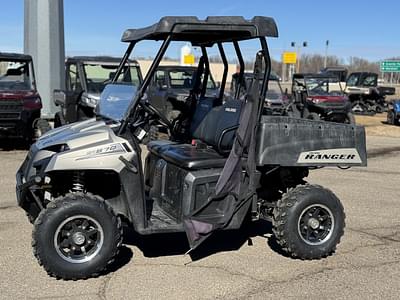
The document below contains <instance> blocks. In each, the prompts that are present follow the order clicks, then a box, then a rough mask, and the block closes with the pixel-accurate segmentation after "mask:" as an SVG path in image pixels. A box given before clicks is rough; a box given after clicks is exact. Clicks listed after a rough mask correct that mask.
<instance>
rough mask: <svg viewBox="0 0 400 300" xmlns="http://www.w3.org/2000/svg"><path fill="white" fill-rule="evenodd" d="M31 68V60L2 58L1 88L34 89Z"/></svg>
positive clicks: (0, 71)
mask: <svg viewBox="0 0 400 300" xmlns="http://www.w3.org/2000/svg"><path fill="white" fill-rule="evenodd" d="M31 68H32V67H31V63H30V62H29V61H25V62H21V61H13V60H0V90H6V91H30V90H33V82H32V78H31V76H30V74H31V73H32V70H31Z"/></svg>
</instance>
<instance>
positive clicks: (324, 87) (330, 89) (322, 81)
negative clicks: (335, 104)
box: [304, 77, 343, 96]
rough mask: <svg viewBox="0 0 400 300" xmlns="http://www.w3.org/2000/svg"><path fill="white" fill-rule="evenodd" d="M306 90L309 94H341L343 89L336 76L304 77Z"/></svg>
mask: <svg viewBox="0 0 400 300" xmlns="http://www.w3.org/2000/svg"><path fill="white" fill-rule="evenodd" d="M304 80H305V83H306V87H307V92H308V95H309V96H341V95H343V91H342V88H341V85H340V82H339V81H338V79H336V78H329V77H327V78H324V77H319V78H313V77H306V78H305V79H304Z"/></svg>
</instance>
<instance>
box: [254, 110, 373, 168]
mask: <svg viewBox="0 0 400 300" xmlns="http://www.w3.org/2000/svg"><path fill="white" fill-rule="evenodd" d="M257 140H258V142H257V150H256V151H257V155H256V157H257V162H256V163H257V165H258V166H264V165H281V166H308V167H313V166H314V167H320V166H342V167H347V166H349V167H350V166H366V165H367V152H366V146H365V130H364V127H363V126H358V125H349V124H340V123H332V122H322V121H313V120H307V119H295V118H289V117H280V116H263V117H262V120H261V123H260V126H259V128H258V138H257Z"/></svg>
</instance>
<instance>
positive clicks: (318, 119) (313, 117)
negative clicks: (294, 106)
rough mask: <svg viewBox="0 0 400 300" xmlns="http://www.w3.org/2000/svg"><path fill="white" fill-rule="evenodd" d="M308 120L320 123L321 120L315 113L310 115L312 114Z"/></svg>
mask: <svg viewBox="0 0 400 300" xmlns="http://www.w3.org/2000/svg"><path fill="white" fill-rule="evenodd" d="M307 119H309V120H314V121H320V120H321V118H320V116H319V114H317V113H314V112H312V113H310V114H309V115H308V116H307Z"/></svg>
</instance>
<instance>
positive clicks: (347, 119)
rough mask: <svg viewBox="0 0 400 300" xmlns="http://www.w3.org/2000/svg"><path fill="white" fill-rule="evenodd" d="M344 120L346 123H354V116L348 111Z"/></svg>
mask: <svg viewBox="0 0 400 300" xmlns="http://www.w3.org/2000/svg"><path fill="white" fill-rule="evenodd" d="M344 122H345V123H346V124H356V118H355V117H354V115H353V114H352V113H351V112H348V113H347V114H346V117H345V120H344Z"/></svg>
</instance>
